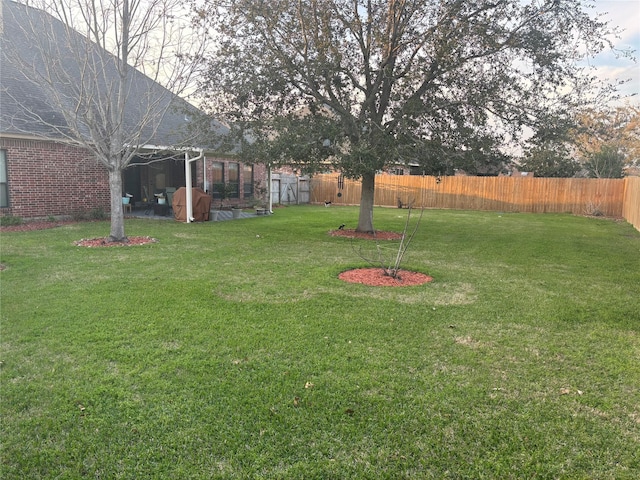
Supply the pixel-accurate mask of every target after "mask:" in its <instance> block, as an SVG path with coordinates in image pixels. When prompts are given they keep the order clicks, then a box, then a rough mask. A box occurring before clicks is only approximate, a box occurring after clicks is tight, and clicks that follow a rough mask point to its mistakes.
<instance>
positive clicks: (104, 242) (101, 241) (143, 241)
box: [75, 237, 157, 247]
mask: <svg viewBox="0 0 640 480" xmlns="http://www.w3.org/2000/svg"><path fill="white" fill-rule="evenodd" d="M156 242H157V240H156V239H155V238H153V237H127V240H126V241H124V242H112V241H110V240H109V239H108V238H83V239H82V240H78V241H77V242H75V245H77V246H79V247H132V246H134V245H147V244H148V243H156Z"/></svg>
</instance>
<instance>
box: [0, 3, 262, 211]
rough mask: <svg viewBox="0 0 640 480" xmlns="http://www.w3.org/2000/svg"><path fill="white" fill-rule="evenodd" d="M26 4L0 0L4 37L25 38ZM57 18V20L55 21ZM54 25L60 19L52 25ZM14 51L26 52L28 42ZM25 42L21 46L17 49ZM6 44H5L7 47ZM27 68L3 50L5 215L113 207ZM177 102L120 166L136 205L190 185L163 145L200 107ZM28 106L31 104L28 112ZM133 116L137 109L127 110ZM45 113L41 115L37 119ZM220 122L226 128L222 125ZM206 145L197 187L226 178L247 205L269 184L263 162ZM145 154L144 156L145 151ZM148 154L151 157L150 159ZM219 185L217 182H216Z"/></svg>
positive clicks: (0, 108) (100, 174)
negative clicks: (60, 131) (22, 22)
mask: <svg viewBox="0 0 640 480" xmlns="http://www.w3.org/2000/svg"><path fill="white" fill-rule="evenodd" d="M25 8H26V7H24V6H20V5H18V4H16V3H15V2H12V1H9V0H0V43H2V44H3V45H5V41H7V40H8V39H11V41H12V42H13V43H14V45H15V44H16V42H20V41H21V39H22V37H21V31H20V15H22V14H24V11H25ZM30 13H31V14H33V13H35V14H36V15H40V16H41V19H44V21H47V22H57V20H55V19H54V18H53V17H50V16H48V15H47V14H46V13H44V12H42V11H37V10H34V9H30ZM58 23H59V22H58ZM54 27H55V25H54ZM22 41H24V45H22V46H21V45H18V47H19V48H18V49H17V51H19V52H24V53H25V55H26V54H28V52H29V50H30V47H29V45H28V42H27V40H26V37H25V39H24V40H22ZM20 47H22V48H20ZM3 50H4V48H3ZM21 77H22V78H24V73H23V72H21V71H20V67H19V66H18V65H17V64H15V63H14V62H12V61H11V59H10V58H9V57H8V56H7V55H4V54H2V55H0V216H9V215H11V216H18V217H22V218H38V217H49V216H56V217H58V216H69V215H75V214H79V213H87V212H90V211H92V210H95V209H101V210H103V211H104V212H107V213H108V212H109V209H110V193H109V182H108V174H107V170H106V167H104V166H103V165H102V164H101V163H99V162H98V160H97V159H95V158H93V157H92V154H91V153H90V152H89V151H87V150H85V149H83V148H82V147H80V146H77V145H75V144H73V143H71V142H69V141H68V140H66V139H65V138H63V137H62V136H61V135H59V134H57V132H56V130H55V129H52V128H51V125H53V124H55V122H62V121H63V115H62V114H61V113H60V112H56V111H55V110H54V109H52V102H50V101H49V99H48V97H47V95H49V94H48V93H47V91H46V90H44V89H39V88H38V87H37V86H35V85H34V84H33V83H31V82H25V81H21V80H20V79H21ZM133 77H134V81H135V83H136V84H137V85H140V88H142V89H143V91H144V93H145V94H147V95H149V94H151V95H153V94H155V93H156V92H157V94H158V95H167V91H166V90H165V89H164V88H163V87H162V86H161V85H159V84H157V83H155V82H154V81H153V80H151V79H150V78H148V77H145V76H144V75H143V74H142V73H140V72H138V71H135V73H134V75H133ZM171 101H172V108H171V109H169V110H168V111H167V112H166V113H165V114H164V115H163V116H162V118H161V119H160V120H159V122H160V123H159V125H158V126H157V127H158V128H157V129H156V131H155V133H154V135H153V136H152V137H150V139H151V141H147V142H146V143H145V144H144V145H145V148H144V149H143V150H142V151H141V152H140V153H141V156H140V158H135V159H134V160H133V161H132V162H131V164H130V165H129V167H127V168H126V169H125V170H124V172H123V186H124V191H123V195H124V194H125V193H128V194H130V195H132V197H133V198H132V201H133V203H134V205H140V203H142V201H143V199H145V198H147V197H151V198H153V194H154V193H157V192H159V191H166V190H167V189H172V188H173V189H177V188H179V187H182V186H185V185H186V173H185V160H184V156H183V155H182V154H179V153H177V152H175V151H174V152H171V151H167V150H166V149H165V148H164V147H156V146H162V145H176V144H179V143H180V139H179V138H178V137H179V136H180V135H182V134H183V133H181V132H184V131H185V128H184V127H185V125H186V124H187V123H188V122H189V121H190V120H189V115H187V114H185V112H189V111H193V112H194V113H195V111H196V110H195V108H194V107H193V106H191V105H189V104H188V103H187V102H186V101H184V100H182V99H179V98H172V99H171ZM23 105H28V106H29V112H28V113H27V112H26V109H25V108H24V106H23ZM127 115H128V116H129V115H135V112H131V113H129V112H127ZM39 119H43V121H39ZM217 128H218V129H219V130H220V129H224V128H225V127H224V126H223V125H222V124H217ZM190 147H193V148H198V149H202V150H204V152H205V155H204V158H203V159H202V160H198V161H197V162H194V164H193V165H192V168H191V177H192V184H193V186H199V187H201V188H203V189H204V190H206V191H209V192H211V193H212V194H213V195H214V199H215V198H216V197H219V196H220V194H219V193H218V192H219V190H220V186H221V184H230V185H231V187H230V188H229V191H230V192H231V195H230V198H229V199H228V200H227V201H226V203H227V204H228V205H237V204H240V205H244V204H247V203H249V199H250V198H252V197H253V196H254V195H255V194H256V192H257V191H258V190H259V188H261V187H264V186H266V168H265V167H264V166H262V165H243V164H242V163H240V162H239V160H238V159H237V158H235V157H234V155H232V154H226V155H221V154H219V153H217V152H216V151H215V149H214V148H211V147H209V148H208V147H207V145H206V142H204V141H203V142H202V143H200V144H196V143H192V144H190ZM143 154H144V157H143V156H142V155H143ZM150 159H152V160H153V162H150ZM214 187H217V188H214Z"/></svg>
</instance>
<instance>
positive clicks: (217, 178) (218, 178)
mask: <svg viewBox="0 0 640 480" xmlns="http://www.w3.org/2000/svg"><path fill="white" fill-rule="evenodd" d="M211 171H212V179H211V189H212V190H213V198H222V192H223V191H224V165H223V163H222V162H213V164H212V165H211Z"/></svg>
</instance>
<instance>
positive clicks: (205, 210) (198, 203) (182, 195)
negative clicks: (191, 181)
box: [171, 187, 213, 222]
mask: <svg viewBox="0 0 640 480" xmlns="http://www.w3.org/2000/svg"><path fill="white" fill-rule="evenodd" d="M191 192H192V195H193V221H194V222H206V221H208V220H209V211H210V210H211V202H212V200H213V199H212V198H211V195H209V194H208V193H207V192H205V191H204V190H202V189H201V188H192V189H191ZM171 208H173V217H174V218H175V219H176V221H177V222H186V221H187V189H186V188H185V187H180V188H179V189H178V190H176V193H174V194H173V202H171Z"/></svg>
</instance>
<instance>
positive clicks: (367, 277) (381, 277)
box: [338, 268, 433, 287]
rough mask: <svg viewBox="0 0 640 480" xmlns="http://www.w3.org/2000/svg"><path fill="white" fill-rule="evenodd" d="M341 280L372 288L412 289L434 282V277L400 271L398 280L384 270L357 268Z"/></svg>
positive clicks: (344, 275) (343, 274)
mask: <svg viewBox="0 0 640 480" xmlns="http://www.w3.org/2000/svg"><path fill="white" fill-rule="evenodd" d="M338 278H339V279H340V280H343V281H345V282H349V283H361V284H363V285H370V286H372V287H410V286H414V285H422V284H424V283H428V282H430V281H432V280H433V277H430V276H429V275H425V274H424V273H420V272H411V271H408V270H400V271H399V272H398V276H397V277H396V278H393V277H390V276H389V275H385V274H384V271H383V270H382V268H355V269H353V270H347V271H346V272H342V273H341V274H340V275H338Z"/></svg>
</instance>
